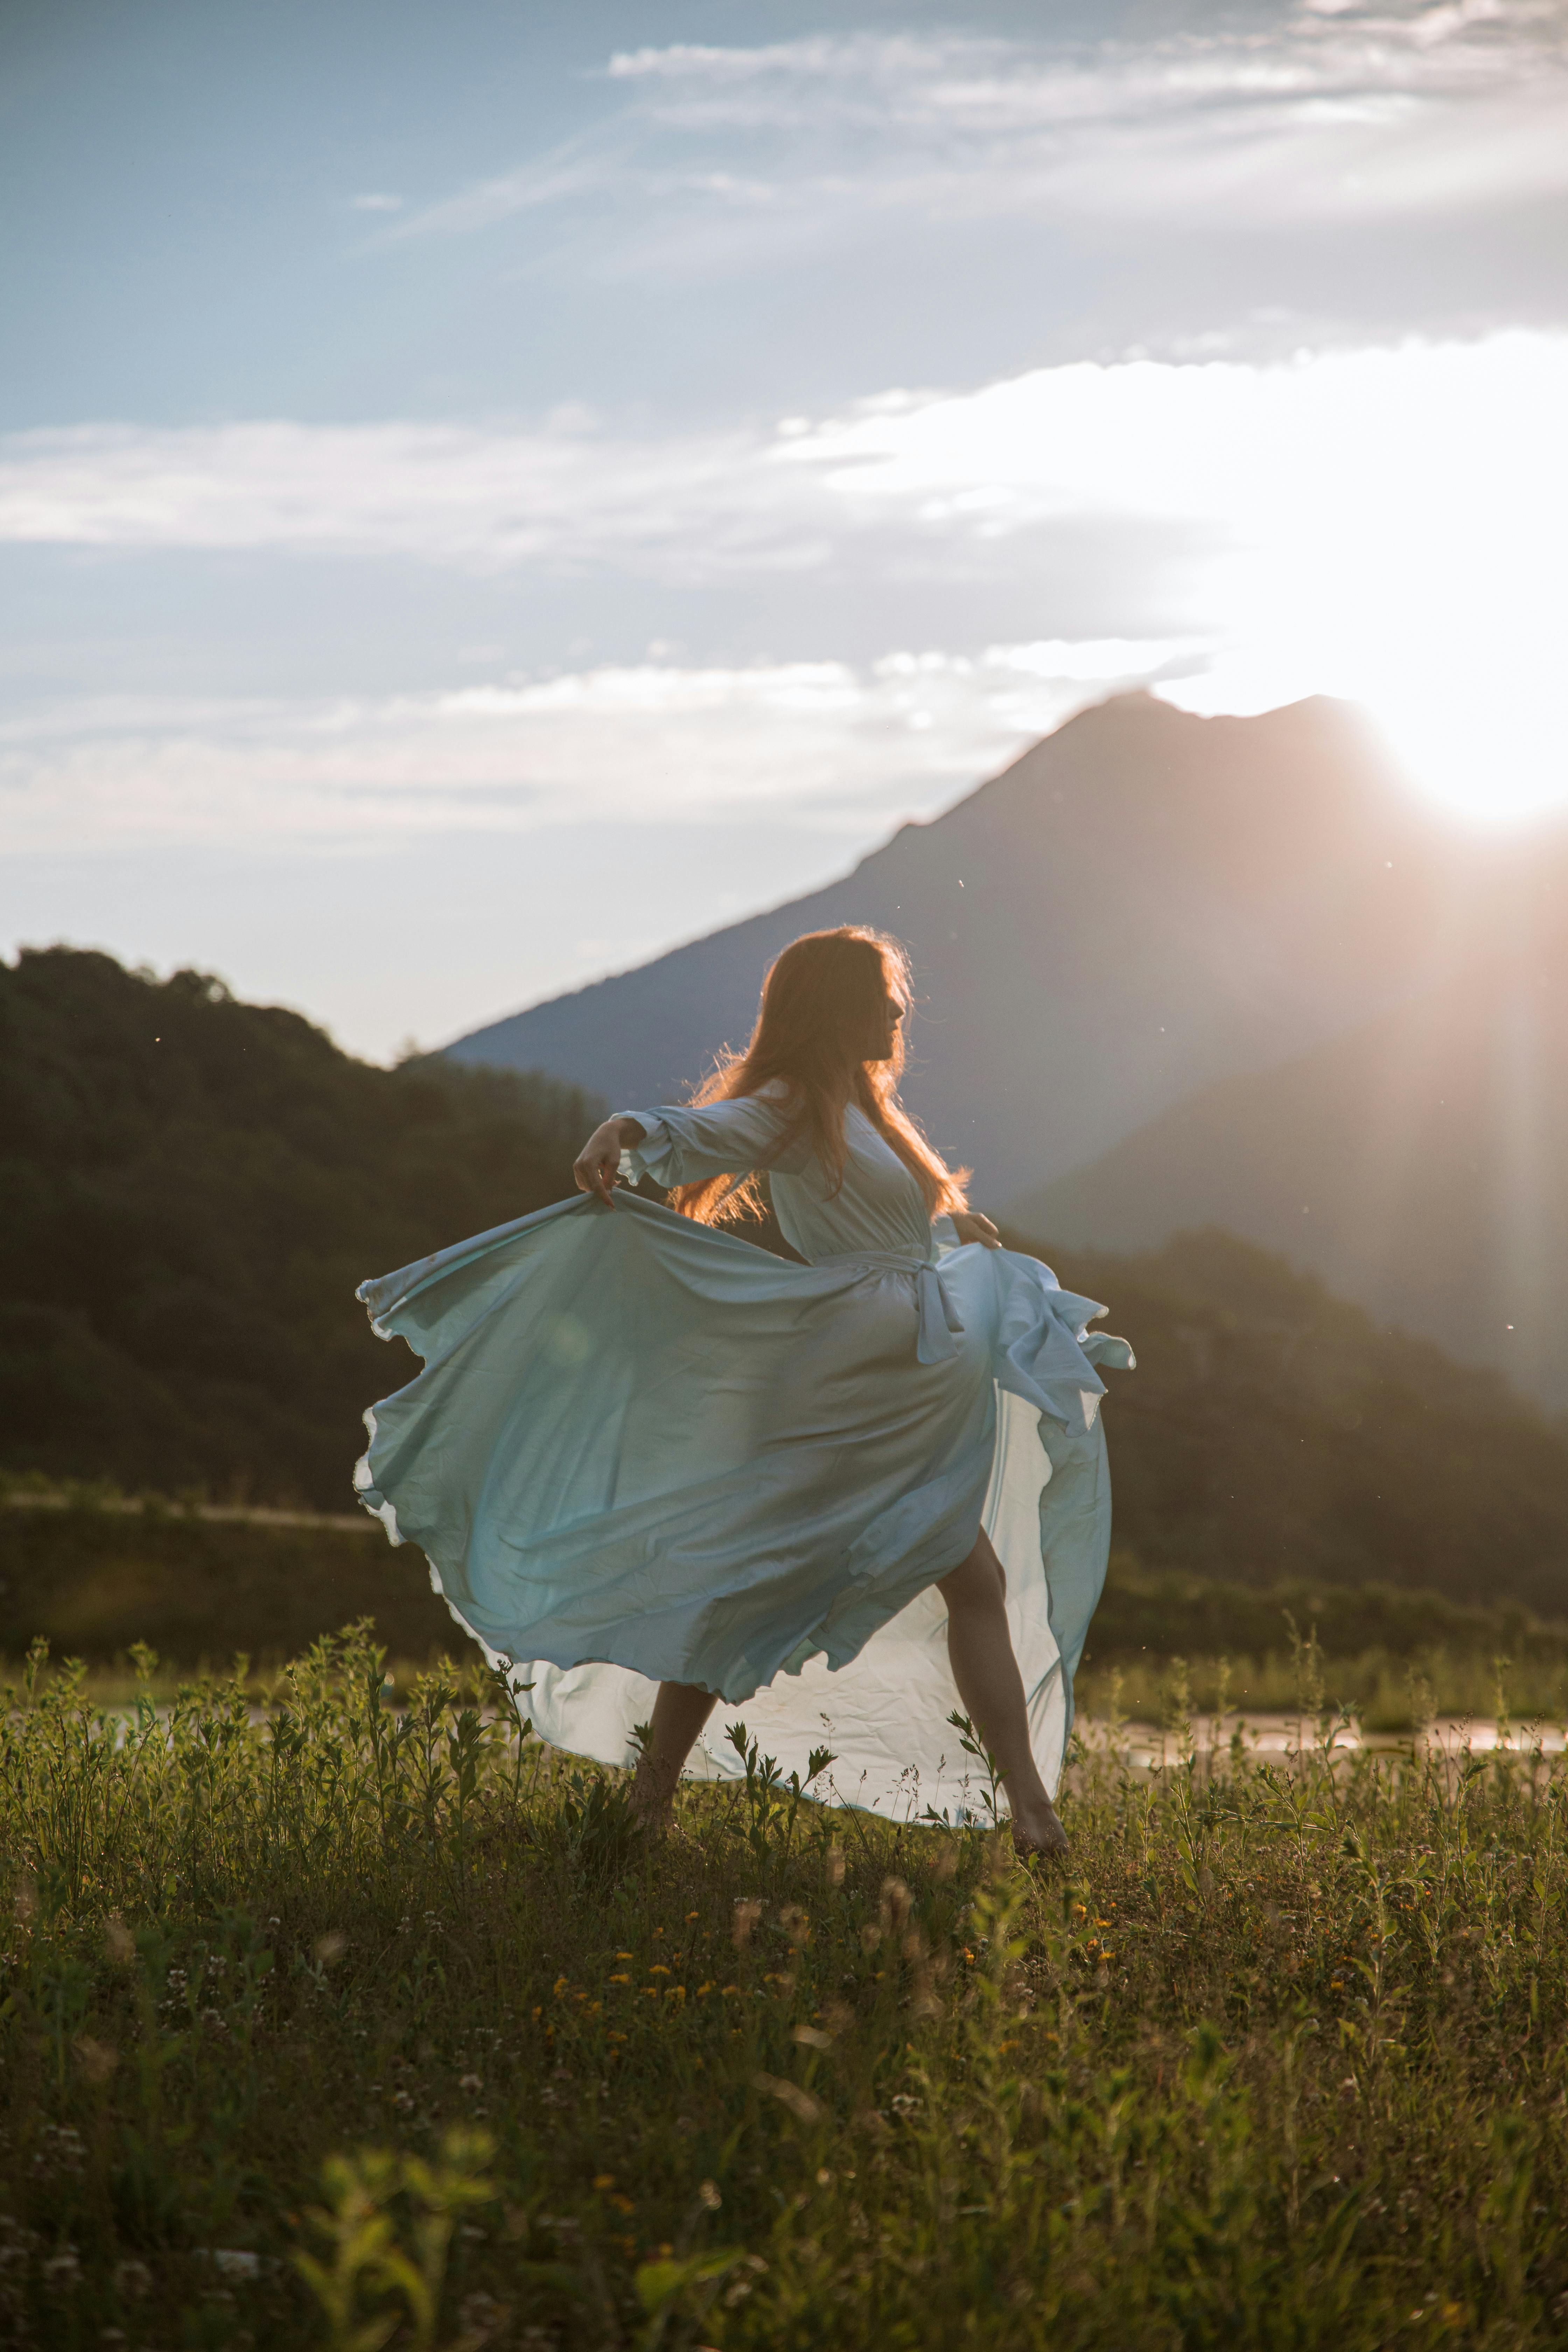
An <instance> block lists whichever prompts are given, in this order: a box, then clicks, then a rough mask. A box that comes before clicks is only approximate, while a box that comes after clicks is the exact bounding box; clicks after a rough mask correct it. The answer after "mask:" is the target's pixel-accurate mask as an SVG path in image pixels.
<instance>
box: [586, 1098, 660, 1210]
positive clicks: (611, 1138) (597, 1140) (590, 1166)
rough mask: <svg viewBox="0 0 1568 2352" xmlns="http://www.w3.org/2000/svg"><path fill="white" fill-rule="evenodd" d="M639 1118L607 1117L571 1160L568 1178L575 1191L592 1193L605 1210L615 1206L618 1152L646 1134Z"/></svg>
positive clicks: (618, 1167) (640, 1139) (618, 1163)
mask: <svg viewBox="0 0 1568 2352" xmlns="http://www.w3.org/2000/svg"><path fill="white" fill-rule="evenodd" d="M646 1133H647V1129H646V1128H645V1127H644V1126H643V1124H642V1122H641V1120H640V1119H636V1118H624V1117H623V1118H607V1119H605V1121H604V1123H603V1125H602V1126H599V1127H596V1128H595V1129H594V1132H593V1134H592V1135H591V1136H590V1137H589V1138H588V1140H587V1142H586V1143H585V1144H584V1146H583V1149H582V1150H581V1151H580V1152H579V1153H578V1154H577V1157H576V1159H575V1160H574V1161H573V1163H572V1181H573V1182H574V1184H575V1185H576V1187H577V1190H578V1191H579V1192H592V1193H593V1194H594V1195H595V1198H596V1199H598V1200H601V1201H603V1202H604V1203H605V1207H606V1208H607V1209H613V1208H614V1207H615V1205H616V1176H617V1174H618V1173H619V1171H620V1165H621V1154H622V1152H623V1151H626V1150H630V1148H631V1146H632V1145H633V1144H634V1143H640V1142H641V1141H642V1139H643V1137H644V1136H645V1134H646Z"/></svg>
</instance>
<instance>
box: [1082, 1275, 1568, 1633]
mask: <svg viewBox="0 0 1568 2352" xmlns="http://www.w3.org/2000/svg"><path fill="white" fill-rule="evenodd" d="M1047 1255H1048V1257H1049V1259H1050V1262H1051V1264H1052V1265H1054V1266H1055V1268H1056V1271H1057V1273H1058V1276H1060V1277H1061V1279H1062V1281H1063V1282H1064V1283H1067V1284H1068V1286H1070V1287H1071V1288H1073V1289H1075V1290H1078V1291H1079V1292H1081V1293H1082V1294H1084V1295H1085V1296H1087V1297H1090V1298H1096V1299H1100V1300H1103V1301H1104V1302H1105V1303H1106V1304H1107V1305H1108V1306H1109V1307H1110V1328H1111V1329H1112V1330H1115V1331H1124V1332H1125V1333H1126V1334H1127V1336H1128V1338H1129V1339H1131V1341H1132V1344H1133V1346H1134V1348H1135V1349H1137V1352H1138V1369H1137V1370H1136V1371H1134V1372H1130V1373H1128V1374H1127V1376H1126V1377H1125V1378H1124V1379H1119V1380H1118V1381H1116V1383H1115V1386H1114V1392H1113V1394H1112V1395H1111V1396H1110V1399H1109V1400H1108V1402H1107V1405H1106V1428H1107V1433H1108V1435H1109V1439H1110V1468H1111V1479H1112V1483H1113V1486H1114V1488H1115V1500H1116V1538H1115V1539H1116V1543H1117V1546H1118V1548H1119V1549H1121V1550H1122V1551H1123V1552H1125V1553H1129V1554H1131V1557H1132V1559H1135V1560H1136V1562H1137V1563H1138V1565H1139V1566H1140V1567H1141V1568H1142V1569H1143V1570H1158V1571H1165V1570H1176V1571H1180V1572H1181V1573H1182V1574H1184V1575H1195V1576H1198V1577H1201V1578H1219V1579H1220V1580H1223V1581H1224V1582H1225V1583H1226V1584H1227V1585H1232V1586H1237V1585H1239V1586H1247V1587H1250V1588H1252V1590H1254V1591H1265V1592H1267V1591H1270V1590H1272V1589H1274V1588H1276V1587H1278V1586H1279V1585H1281V1584H1284V1583H1286V1582H1294V1583H1298V1584H1300V1583H1301V1582H1303V1581H1305V1582H1307V1583H1308V1584H1309V1585H1311V1584H1317V1583H1321V1584H1325V1585H1331V1586H1340V1587H1342V1586H1353V1587H1356V1588H1358V1589H1361V1588H1364V1587H1367V1586H1373V1585H1381V1586H1390V1587H1394V1588H1400V1589H1404V1590H1405V1591H1424V1592H1427V1593H1437V1594H1441V1595H1443V1596H1444V1597H1445V1598H1446V1599H1447V1600H1449V1601H1461V1602H1469V1603H1474V1602H1483V1601H1484V1602H1486V1603H1488V1604H1492V1603H1495V1602H1497V1601H1501V1600H1504V1599H1507V1600H1510V1601H1522V1602H1523V1603H1524V1604H1525V1606H1526V1607H1528V1608H1531V1609H1533V1610H1535V1611H1536V1612H1539V1613H1540V1614H1541V1615H1542V1616H1543V1617H1553V1618H1563V1617H1564V1616H1568V1423H1563V1422H1561V1421H1557V1422H1552V1421H1551V1420H1549V1419H1548V1417H1547V1416H1546V1415H1545V1414H1544V1413H1543V1412H1541V1411H1540V1410H1539V1408H1537V1407H1534V1406H1532V1405H1530V1404H1528V1403H1526V1402H1523V1401H1522V1400H1521V1398H1519V1397H1518V1396H1516V1395H1515V1394H1514V1393H1513V1391H1511V1390H1510V1389H1509V1388H1508V1387H1507V1386H1506V1384H1505V1383H1503V1382H1501V1381H1497V1380H1495V1379H1493V1378H1492V1377H1490V1376H1489V1374H1488V1373H1486V1372H1484V1371H1480V1370H1469V1369H1466V1368H1462V1367H1461V1366H1459V1365H1457V1364H1455V1363H1454V1362H1452V1361H1451V1360H1450V1359H1449V1358H1447V1356H1445V1355H1444V1354H1443V1353H1442V1352H1441V1351H1440V1350H1439V1349H1437V1348H1436V1347H1434V1346H1432V1345H1431V1344H1430V1342H1428V1341H1425V1340H1419V1339H1411V1338H1409V1337H1408V1336H1406V1335H1405V1333H1402V1332H1398V1331H1386V1330H1380V1329H1379V1328H1377V1326H1376V1324H1375V1323H1374V1322H1373V1320H1372V1318H1370V1317H1368V1316H1367V1315H1366V1314H1364V1313H1363V1311H1362V1309H1361V1308H1360V1307H1357V1306H1355V1305H1353V1304H1352V1303H1350V1302H1349V1301H1347V1300H1345V1299H1342V1298H1335V1297H1332V1296H1331V1294H1330V1293H1329V1292H1328V1291H1327V1290H1326V1289H1325V1287H1324V1286H1323V1285H1322V1284H1321V1282H1319V1281H1317V1280H1315V1279H1314V1278H1313V1277H1312V1276H1307V1275H1302V1274H1300V1273H1297V1272H1295V1271H1294V1270H1293V1269H1292V1268H1290V1267H1289V1266H1288V1265H1286V1264H1285V1263H1284V1261H1283V1260H1282V1259H1281V1258H1279V1256H1277V1255H1271V1254H1268V1253H1266V1252H1264V1251H1262V1250H1259V1249H1257V1248H1254V1247H1253V1246H1252V1245H1251V1244H1248V1243H1246V1242H1240V1241H1237V1240H1235V1239H1234V1238H1233V1237H1232V1236H1231V1235H1230V1234H1215V1233H1209V1234H1184V1235H1182V1236H1179V1237H1178V1238H1177V1239H1176V1240H1174V1241H1173V1242H1169V1243H1167V1244H1165V1245H1164V1246H1163V1248H1161V1249H1159V1250H1155V1251H1150V1252H1145V1253H1142V1254H1140V1255H1133V1256H1121V1255H1107V1254H1105V1253H1103V1252H1100V1251H1095V1252H1085V1251H1075V1250H1068V1249H1058V1248H1054V1247H1053V1248H1052V1249H1051V1250H1050V1251H1048V1252H1047ZM1145 1638H1148V1637H1147V1636H1146V1637H1145ZM1230 1638H1231V1639H1232V1640H1235V1639H1237V1636H1234V1635H1233V1636H1231V1637H1230ZM1222 1646H1223V1645H1222Z"/></svg>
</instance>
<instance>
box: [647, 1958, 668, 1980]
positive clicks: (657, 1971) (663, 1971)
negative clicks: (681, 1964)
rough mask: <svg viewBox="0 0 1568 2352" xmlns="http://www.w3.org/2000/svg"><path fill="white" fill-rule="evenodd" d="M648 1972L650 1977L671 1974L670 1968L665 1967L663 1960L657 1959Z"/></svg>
mask: <svg viewBox="0 0 1568 2352" xmlns="http://www.w3.org/2000/svg"><path fill="white" fill-rule="evenodd" d="M648 1974H649V1976H650V1977H667V1976H668V1974H669V1970H668V1969H667V1968H666V1967H665V1965H664V1962H663V1961H662V1960H655V1961H654V1963H653V1965H652V1966H651V1967H650V1969H648Z"/></svg>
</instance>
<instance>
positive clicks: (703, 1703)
mask: <svg viewBox="0 0 1568 2352" xmlns="http://www.w3.org/2000/svg"><path fill="white" fill-rule="evenodd" d="M717 1704H718V1701H717V1699H716V1698H715V1696H714V1694H713V1693H712V1692H711V1691H705V1690H699V1689H698V1688H697V1686H696V1685H695V1684H694V1683H660V1685H659V1686H658V1697H657V1698H656V1699H655V1701H654V1703H653V1726H652V1729H651V1732H650V1735H649V1738H648V1743H647V1747H646V1748H644V1749H643V1751H642V1754H641V1755H640V1756H639V1757H638V1758H637V1774H636V1777H635V1778H634V1780H633V1781H632V1808H633V1811H635V1812H636V1813H637V1817H638V1819H639V1820H641V1821H642V1822H645V1823H646V1824H647V1826H648V1827H649V1828H650V1829H652V1828H657V1827H658V1826H659V1825H660V1824H661V1823H662V1822H666V1821H667V1820H668V1817H669V1809H670V1807H671V1806H672V1805H673V1804H674V1802H675V1788H676V1783H677V1781H678V1780H679V1778H680V1773H681V1767H682V1766H683V1765H684V1764H685V1762H686V1759H687V1758H688V1757H689V1755H690V1753H691V1748H692V1743H693V1742H694V1741H695V1739H696V1738H697V1735H698V1733H699V1732H700V1730H701V1728H702V1727H703V1725H704V1724H705V1723H706V1722H707V1720H708V1718H709V1717H710V1715H711V1714H712V1712H713V1709H714V1707H715V1706H717Z"/></svg>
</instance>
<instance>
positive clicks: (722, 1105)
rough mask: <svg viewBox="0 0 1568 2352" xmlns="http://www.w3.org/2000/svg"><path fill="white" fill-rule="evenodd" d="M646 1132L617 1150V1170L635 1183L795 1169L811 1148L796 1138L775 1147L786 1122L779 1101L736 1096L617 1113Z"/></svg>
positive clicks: (667, 1182)
mask: <svg viewBox="0 0 1568 2352" xmlns="http://www.w3.org/2000/svg"><path fill="white" fill-rule="evenodd" d="M622 1116H623V1117H624V1118H635V1119H636V1120H637V1123H638V1125H639V1126H640V1127H642V1128H643V1129H645V1130H646V1131H645V1133H644V1136H643V1139H642V1141H641V1142H640V1143H637V1144H634V1145H633V1146H632V1148H631V1150H629V1151H623V1152H622V1154H621V1173H622V1175H623V1176H629V1177H630V1178H631V1180H632V1181H633V1182H634V1183H635V1182H636V1181H637V1178H638V1177H639V1176H651V1177H652V1178H653V1181H654V1182H655V1183H656V1184H663V1185H666V1186H668V1185H672V1184H705V1183H706V1182H707V1181H708V1179H709V1178H710V1176H745V1175H749V1174H750V1173H751V1171H752V1169H753V1168H760V1167H762V1166H763V1165H764V1164H766V1165H767V1166H769V1167H776V1168H778V1169H780V1170H782V1171H785V1172H787V1173H790V1174H794V1173H795V1172H797V1171H798V1169H799V1168H800V1167H803V1166H804V1165H805V1160H806V1159H807V1157H808V1156H809V1150H810V1147H809V1145H808V1144H806V1142H805V1138H804V1137H797V1138H796V1139H795V1140H794V1141H793V1142H792V1143H791V1144H789V1145H788V1146H787V1147H786V1148H785V1150H784V1152H783V1153H782V1155H780V1154H779V1153H778V1146H779V1142H780V1139H781V1138H782V1137H783V1136H784V1132H785V1130H786V1129H787V1128H788V1126H789V1115H788V1112H787V1111H786V1109H785V1108H784V1103H783V1102H782V1101H780V1100H778V1099H775V1098H770V1097H766V1096H763V1095H740V1096H737V1097H734V1098H733V1099H732V1100H731V1101H728V1102H715V1103H704V1104H703V1105H702V1106H701V1108H691V1107H690V1106H689V1105H688V1106H687V1107H686V1108H679V1109H677V1108H672V1107H671V1106H669V1105H668V1104H666V1105H664V1106H662V1107H661V1108H659V1109H658V1110H634V1111H627V1112H624V1113H623V1114H622Z"/></svg>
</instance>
